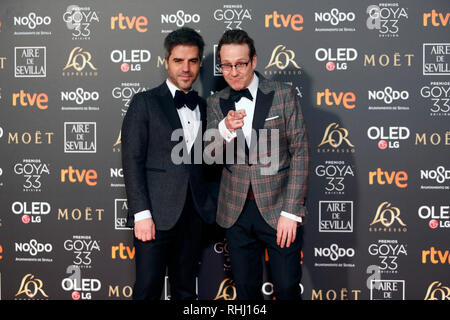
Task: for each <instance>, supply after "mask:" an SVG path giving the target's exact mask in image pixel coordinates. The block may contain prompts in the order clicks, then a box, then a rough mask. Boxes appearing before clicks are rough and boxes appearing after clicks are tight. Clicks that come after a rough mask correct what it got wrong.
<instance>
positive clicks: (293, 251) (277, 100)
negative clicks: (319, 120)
mask: <svg viewBox="0 0 450 320" xmlns="http://www.w3.org/2000/svg"><path fill="white" fill-rule="evenodd" d="M218 53H219V59H220V67H221V69H222V73H223V77H224V79H225V81H226V82H227V83H228V85H229V87H227V88H225V89H224V90H222V91H220V92H218V93H216V94H215V95H213V96H211V97H209V98H208V100H207V104H208V107H207V128H208V129H218V130H219V132H220V136H221V138H223V139H222V140H221V139H219V141H212V142H211V143H210V144H209V145H208V146H207V147H209V148H211V146H215V147H214V152H212V155H213V156H214V157H215V159H216V160H217V157H218V156H220V155H221V153H220V151H221V150H223V151H224V154H223V156H224V158H222V160H223V161H224V163H225V165H224V168H223V170H222V179H221V184H220V192H219V200H218V209H217V223H218V224H219V225H220V226H221V227H223V228H225V229H226V237H227V243H228V249H229V251H230V260H231V268H232V273H233V277H234V281H235V283H236V288H237V294H238V299H244V300H246V299H262V298H263V296H262V291H261V287H262V281H263V275H262V273H263V265H262V261H261V256H262V254H263V253H264V249H266V248H267V250H268V254H269V262H270V270H271V276H272V281H273V284H274V295H275V296H276V298H277V299H299V298H301V295H300V287H299V284H300V280H301V266H300V256H301V245H302V239H301V234H300V233H301V231H302V229H301V226H302V225H303V224H304V223H305V218H306V215H307V212H306V207H305V203H304V198H305V193H306V188H307V177H308V164H309V152H308V142H307V136H306V130H305V124H304V122H303V115H302V112H301V108H300V104H299V100H298V97H297V95H296V93H295V90H294V89H293V88H292V87H290V86H288V85H285V84H283V83H279V82H274V81H269V80H267V79H265V78H264V77H262V76H261V75H260V74H259V73H257V72H255V68H256V64H257V56H256V51H255V48H254V44H253V40H252V39H251V38H250V37H249V36H248V34H247V33H246V32H245V31H243V30H229V31H227V32H225V33H224V34H223V36H222V38H221V40H220V41H219V45H218ZM261 129H262V130H261ZM239 141H241V142H243V141H245V142H244V143H240V142H239ZM230 144H232V145H233V148H229V145H230ZM242 145H244V147H242ZM209 150H211V149H209ZM230 150H231V151H232V152H231V153H233V154H232V155H231V157H230ZM225 158H226V159H225ZM230 159H232V160H233V161H232V162H233V163H230ZM270 162H272V163H270ZM273 162H274V163H273Z"/></svg>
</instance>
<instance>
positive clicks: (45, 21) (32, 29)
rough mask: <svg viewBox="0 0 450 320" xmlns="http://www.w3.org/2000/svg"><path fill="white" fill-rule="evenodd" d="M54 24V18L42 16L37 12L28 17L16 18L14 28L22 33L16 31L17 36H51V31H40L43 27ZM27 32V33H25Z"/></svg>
mask: <svg viewBox="0 0 450 320" xmlns="http://www.w3.org/2000/svg"><path fill="white" fill-rule="evenodd" d="M51 23H52V18H50V17H49V16H40V15H38V14H36V13H35V12H30V13H29V14H28V15H26V16H19V17H18V16H14V27H16V28H18V29H19V30H22V31H14V35H15V36H23V35H25V36H30V35H37V36H43V35H46V36H47V35H51V34H52V33H51V31H46V30H39V29H37V28H41V26H48V25H50V24H51ZM36 29H37V30H36ZM24 30H26V31H24Z"/></svg>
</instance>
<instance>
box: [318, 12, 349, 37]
mask: <svg viewBox="0 0 450 320" xmlns="http://www.w3.org/2000/svg"><path fill="white" fill-rule="evenodd" d="M355 18H356V15H355V13H354V12H351V11H350V12H343V11H341V10H339V9H337V8H333V9H331V10H330V11H325V12H314V22H315V23H316V25H317V24H319V25H320V27H316V28H315V29H314V31H316V32H353V31H356V29H355V28H354V27H353V25H351V26H348V23H349V22H354V21H355ZM342 24H344V26H342Z"/></svg>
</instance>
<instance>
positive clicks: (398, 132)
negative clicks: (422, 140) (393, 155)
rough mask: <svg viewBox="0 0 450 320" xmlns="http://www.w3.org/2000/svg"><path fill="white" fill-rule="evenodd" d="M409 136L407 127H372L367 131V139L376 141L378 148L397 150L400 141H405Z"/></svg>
mask: <svg viewBox="0 0 450 320" xmlns="http://www.w3.org/2000/svg"><path fill="white" fill-rule="evenodd" d="M409 136H410V131H409V129H408V128H407V127H376V126H372V127H370V128H369V129H367V137H368V138H369V139H370V140H378V143H377V144H378V148H379V149H381V150H385V149H398V148H400V141H401V140H407V139H408V138H409Z"/></svg>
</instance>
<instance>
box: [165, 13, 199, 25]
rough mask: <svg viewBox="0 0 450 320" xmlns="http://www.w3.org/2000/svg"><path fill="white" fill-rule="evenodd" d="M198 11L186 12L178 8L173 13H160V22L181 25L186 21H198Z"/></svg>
mask: <svg viewBox="0 0 450 320" xmlns="http://www.w3.org/2000/svg"><path fill="white" fill-rule="evenodd" d="M199 22H200V15H199V14H198V13H195V14H188V13H185V12H184V11H183V10H178V11H177V12H176V13H175V14H161V23H175V24H176V25H177V27H180V28H181V27H183V26H184V25H185V24H187V23H199Z"/></svg>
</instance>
